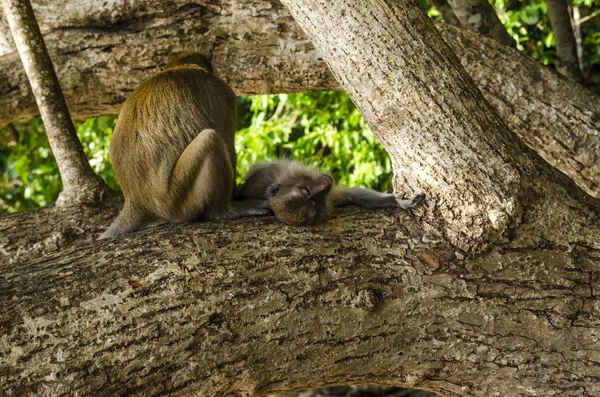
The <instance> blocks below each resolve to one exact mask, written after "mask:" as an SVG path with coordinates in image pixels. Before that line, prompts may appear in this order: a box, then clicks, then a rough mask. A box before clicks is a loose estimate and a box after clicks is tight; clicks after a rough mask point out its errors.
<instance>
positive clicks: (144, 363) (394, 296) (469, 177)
mask: <svg viewBox="0 0 600 397" xmlns="http://www.w3.org/2000/svg"><path fill="white" fill-rule="evenodd" d="M286 1H288V2H289V5H290V7H291V9H292V10H293V13H294V14H295V15H296V17H297V18H298V20H299V21H300V22H301V23H302V24H303V26H304V28H305V29H306V30H307V31H308V32H309V34H310V35H311V37H313V39H314V40H315V42H316V43H317V45H318V46H319V48H321V50H322V53H323V55H324V57H325V59H326V60H327V62H328V63H329V64H330V65H331V68H332V70H333V72H334V73H335V74H336V75H337V76H338V78H339V79H340V81H341V83H342V85H343V86H344V87H345V88H346V89H347V90H348V91H349V93H350V95H351V97H352V98H353V100H354V101H355V102H356V103H357V104H358V106H359V107H360V109H361V110H362V111H363V113H364V115H365V117H366V119H367V120H368V121H369V123H370V125H371V127H372V128H373V130H374V132H375V133H376V134H377V135H378V137H379V138H380V139H381V140H382V141H383V143H384V144H385V145H386V147H387V149H388V151H389V153H390V155H391V156H392V159H393V162H394V165H395V171H396V174H397V178H396V185H397V186H399V185H402V186H403V189H402V190H405V189H407V188H412V190H421V189H424V190H425V191H426V192H427V194H428V198H427V202H426V205H425V206H423V207H421V208H419V209H417V210H416V211H415V213H414V214H413V213H407V212H404V211H397V212H392V211H378V212H377V211H357V210H353V209H345V210H341V211H338V212H337V214H336V217H335V218H334V219H332V220H331V221H329V222H327V223H325V224H323V225H320V226H315V227H310V228H305V227H296V228H294V227H287V226H284V225H282V224H279V223H276V222H275V221H274V219H273V218H265V219H243V220H236V221H228V222H212V223H201V224H188V225H163V226H160V227H155V228H150V229H147V230H145V231H142V232H140V233H136V234H132V235H131V236H129V237H127V238H123V239H113V240H102V241H96V242H91V241H89V238H90V237H89V236H88V237H86V238H84V239H83V241H81V242H79V243H78V242H70V243H69V244H70V245H65V246H63V247H62V248H57V250H56V251H54V252H48V253H47V254H46V255H45V256H44V257H41V258H40V257H37V256H35V255H33V254H28V253H27V249H22V250H21V251H20V255H19V256H18V259H16V260H14V262H13V263H12V264H7V263H3V262H0V301H1V302H3V304H2V305H0V394H2V395H8V396H16V395H19V396H20V395H36V396H57V395H98V396H103V395H107V396H108V395H139V396H152V395H165V394H170V395H173V396H184V395H185V396H187V395H199V396H203V397H241V396H246V397H254V396H256V397H258V396H262V395H265V394H278V393H286V392H290V391H293V390H300V389H305V388H309V387H317V386H324V385H334V384H359V383H378V384H389V385H404V386H410V387H416V388H420V389H426V390H431V391H435V392H437V393H439V394H440V395H442V396H467V395H468V396H482V397H483V396H494V395H501V396H509V397H510V396H523V395H538V396H549V395H561V396H598V395H600V382H599V380H600V371H599V369H598V368H599V366H598V362H599V360H600V358H599V357H600V345H599V344H598V338H599V337H600V314H599V313H600V311H599V310H598V308H599V307H600V300H599V299H598V294H599V291H598V290H597V289H598V282H599V281H600V203H599V201H598V200H595V199H593V198H591V197H590V196H587V195H585V194H584V193H583V192H582V191H581V190H579V189H578V188H577V187H576V186H574V185H573V184H572V183H571V181H570V180H569V179H568V178H566V177H565V176H564V175H562V174H560V173H558V172H557V171H555V170H554V169H552V168H551V167H549V166H548V164H546V163H545V162H543V161H542V160H541V159H540V158H539V157H538V156H536V155H535V154H534V153H533V152H531V151H529V150H528V149H527V148H526V147H525V146H524V145H523V144H521V143H520V141H519V140H518V139H517V138H516V136H515V135H514V134H512V133H511V132H510V131H508V129H507V128H506V126H505V125H504V124H503V123H502V122H501V121H500V120H499V118H498V116H497V115H496V114H495V112H494V111H493V110H492V108H491V107H490V106H489V105H488V104H487V102H486V101H485V100H484V99H483V98H482V96H481V94H480V93H479V92H478V91H477V90H476V89H475V87H474V85H473V84H472V82H471V80H470V79H469V78H468V76H467V75H466V73H465V71H464V70H462V68H461V67H460V64H459V62H458V59H457V58H456V57H455V56H454V55H453V53H452V51H451V50H450V49H449V48H448V47H447V46H446V44H444V42H443V41H442V40H441V38H440V36H439V34H438V32H437V31H436V30H435V28H434V27H433V25H431V22H430V21H429V19H427V17H426V15H425V14H424V12H423V10H421V9H420V8H419V7H418V6H417V4H416V3H415V2H413V1H411V0H400V1H398V0H389V1H382V0H379V1H373V2H369V4H368V5H369V7H364V6H363V5H364V3H363V2H360V1H353V2H351V1H348V2H344V1H341V0H320V1H318V0H305V1H291V0H286ZM360 26H369V27H370V28H371V30H370V31H369V34H364V35H363V34H360V32H363V31H364V30H361V29H360V28H358V27H360ZM399 182H402V183H399ZM52 210H53V209H52V208H51V209H44V210H40V211H38V212H37V213H38V214H41V213H43V212H44V211H52ZM57 211H59V212H57V213H56V214H54V216H60V209H57ZM81 211H82V214H81V215H77V216H74V217H73V221H72V222H71V223H64V224H70V225H71V227H73V228H74V229H76V227H77V225H78V224H77V218H79V217H80V216H85V212H86V209H85V208H82V209H81ZM89 211H91V212H90V214H91V213H95V212H94V211H96V209H93V208H92V209H89ZM31 214H33V215H31ZM35 214H36V212H34V213H29V214H24V215H19V214H17V215H11V216H9V217H5V218H0V219H2V221H4V220H8V221H9V222H15V221H16V220H17V219H19V217H21V216H23V217H24V218H28V219H31V220H33V217H35ZM88 217H89V214H88ZM52 220H53V218H52V217H44V218H42V219H40V222H41V221H46V222H49V221H52ZM79 222H80V223H79V225H81V226H80V227H81V228H82V229H85V230H87V228H90V227H97V226H90V225H89V224H88V223H86V218H85V217H84V218H83V219H79ZM107 223H108V221H107V222H106V224H107ZM57 224H58V225H61V223H60V222H57ZM0 227H2V226H0ZM2 231H3V232H5V233H3V234H2V235H0V236H2V238H3V240H0V244H2V245H0V247H2V250H3V252H4V253H5V254H6V255H11V252H12V250H13V249H16V250H18V247H22V245H21V243H20V242H18V241H16V240H19V237H18V236H20V235H22V233H23V231H22V230H19V229H17V228H15V227H7V228H6V229H5V230H2ZM54 233H57V234H56V235H57V236H58V238H61V236H65V233H63V232H62V231H60V230H59V231H55V232H54ZM76 233H79V231H77V230H76ZM94 234H97V231H95V233H94ZM86 239H87V240H86ZM2 241H3V242H2ZM57 245H58V243H57Z"/></svg>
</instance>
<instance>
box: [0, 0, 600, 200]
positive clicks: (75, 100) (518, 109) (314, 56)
mask: <svg viewBox="0 0 600 397" xmlns="http://www.w3.org/2000/svg"><path fill="white" fill-rule="evenodd" d="M73 1H74V0H73ZM159 3H160V4H159ZM77 4H79V3H78V2H77ZM86 4H96V3H86ZM140 4H141V3H135V4H134V6H132V7H129V8H123V9H121V8H120V7H119V6H117V5H115V3H108V4H107V5H105V6H100V5H99V4H96V8H93V9H82V8H81V7H82V6H78V5H76V4H75V3H72V2H67V3H66V4H65V3H64V2H62V1H61V2H56V1H50V2H48V3H44V5H43V6H38V8H37V9H38V10H39V14H40V16H41V17H43V18H44V19H42V20H41V26H42V29H43V30H45V31H47V35H46V37H47V40H48V42H49V46H50V49H51V53H53V54H54V60H55V62H56V64H57V65H58V67H57V70H58V72H59V78H60V80H61V81H62V85H63V90H64V91H65V95H66V97H67V101H68V103H69V104H70V108H71V111H72V112H73V113H74V114H75V117H76V118H77V119H82V118H84V117H89V116H95V115H98V114H107V113H116V112H117V111H118V108H119V106H120V104H121V103H122V102H123V101H124V100H125V98H126V97H127V95H128V94H129V93H130V92H131V91H132V90H133V88H134V87H135V86H136V85H137V84H139V82H140V81H142V80H144V79H145V78H147V77H148V76H149V75H151V74H152V73H155V72H156V71H157V70H158V68H157V67H156V65H164V63H166V62H167V61H168V60H170V59H171V58H172V57H173V56H174V54H175V53H177V52H182V51H187V50H190V49H202V45H208V44H209V43H210V42H212V41H216V43H217V48H216V59H215V63H216V68H217V70H219V71H220V73H221V76H223V77H224V78H225V79H226V80H227V81H228V82H229V83H230V84H231V85H232V86H233V87H234V89H235V90H236V91H237V92H238V94H242V95H246V94H252V93H275V92H298V91H313V90H332V89H339V85H338V84H337V82H335V80H334V78H333V76H332V75H331V73H330V72H329V69H328V67H327V66H326V65H325V63H324V62H323V61H322V60H321V59H320V55H319V54H318V52H317V51H316V50H315V49H314V47H313V45H312V44H311V43H310V42H309V40H308V39H307V38H306V36H305V35H304V33H303V32H302V31H301V30H300V28H299V27H298V26H297V24H296V23H295V22H294V21H293V19H292V18H291V16H290V15H289V12H288V11H287V10H286V9H285V8H282V7H281V5H280V4H279V2H275V1H268V0H253V1H250V0H245V1H243V2H236V4H235V5H234V4H233V3H229V2H227V1H222V2H220V3H219V4H220V7H215V6H214V5H213V6H211V5H206V6H204V7H203V6H199V5H197V4H195V5H191V4H189V3H188V2H186V1H183V0H181V1H178V2H174V3H168V5H167V6H165V5H164V4H163V3H162V2H157V1H148V2H144V5H145V6H144V7H141V6H140V7H138V6H139V5H140ZM165 7H166V8H165ZM89 15H94V19H93V20H92V21H90V19H89ZM439 28H440V29H441V32H442V34H443V36H444V39H445V40H446V41H447V42H448V43H449V44H450V46H451V48H452V50H453V51H454V52H455V53H456V54H457V55H458V56H459V58H460V59H461V63H462V64H463V66H464V67H465V68H466V69H467V71H468V72H469V73H470V75H471V77H472V78H473V79H474V80H475V82H476V83H477V84H478V86H479V88H480V89H481V90H482V92H483V93H484V95H485V96H486V98H487V99H488V100H489V101H490V102H491V103H492V104H493V105H494V106H495V107H496V109H497V111H498V112H499V113H500V115H501V116H502V117H503V118H504V120H506V121H507V122H508V123H509V125H510V127H511V128H512V129H513V130H514V131H516V132H517V133H518V134H519V135H520V136H521V138H522V139H523V140H524V141H525V142H526V143H527V144H528V145H529V146H531V147H532V148H534V149H535V150H536V151H537V152H538V153H540V154H541V155H542V156H543V157H544V158H545V159H546V160H547V161H548V162H550V163H551V164H552V165H554V166H555V167H558V168H559V169H561V170H562V171H563V172H565V173H566V174H568V175H569V176H570V177H571V178H573V179H574V180H575V181H576V182H577V183H578V184H579V185H580V186H581V187H583V188H584V189H586V190H587V191H588V192H589V193H591V194H593V195H596V196H600V128H599V127H598V126H599V125H600V110H599V109H600V99H599V98H598V96H596V95H594V94H593V93H591V92H590V91H587V90H585V89H582V88H581V87H580V86H579V85H577V84H574V83H571V82H569V81H566V80H564V79H561V78H560V77H558V76H557V75H556V73H554V72H553V71H552V70H550V69H549V68H546V67H544V66H543V65H541V64H540V63H539V62H537V61H535V60H533V59H530V58H528V57H526V56H524V55H523V54H519V53H518V52H517V51H516V50H513V49H510V48H504V46H501V45H498V44H497V43H496V42H494V41H493V40H490V39H487V38H485V37H481V36H479V35H474V34H472V33H470V32H466V31H464V30H459V29H452V28H451V27H448V26H446V25H439ZM207 29H208V30H207ZM149 42H151V43H152V46H148V43H149ZM167 49H169V50H167ZM0 65H1V67H0V124H3V123H7V122H9V121H11V120H14V119H23V118H31V117H33V116H34V115H35V114H36V113H35V112H36V107H35V101H34V100H33V97H32V96H31V94H30V92H29V88H28V85H27V79H26V76H25V73H24V71H23V69H22V67H21V66H20V61H19V60H18V57H17V56H16V55H6V56H4V57H0Z"/></svg>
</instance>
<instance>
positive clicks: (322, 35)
mask: <svg viewBox="0 0 600 397" xmlns="http://www.w3.org/2000/svg"><path fill="white" fill-rule="evenodd" d="M283 3H284V4H286V5H287V6H288V8H289V9H290V12H291V14H292V15H293V16H294V18H295V19H296V21H297V22H298V23H299V24H300V25H301V26H302V28H303V29H304V31H305V32H306V33H307V35H308V36H309V37H311V39H312V41H313V42H314V43H315V46H317V47H318V48H319V50H320V51H321V53H322V54H323V58H324V59H325V61H326V62H327V63H328V65H329V66H330V68H331V70H332V72H333V73H334V75H335V76H336V78H337V79H338V81H340V84H341V85H342V87H343V88H344V89H345V90H346V91H347V92H348V94H349V95H350V97H351V98H352V100H353V102H354V103H355V104H356V106H357V107H358V108H359V109H360V111H361V113H362V114H363V116H364V117H365V120H366V121H367V122H368V123H369V125H370V126H371V129H372V130H373V132H374V133H375V135H376V136H377V137H378V139H379V141H380V142H381V143H382V144H383V145H384V146H385V148H386V150H387V151H388V153H389V154H390V157H391V159H392V162H393V164H394V173H395V187H396V189H397V190H398V191H405V189H406V187H407V186H408V187H409V189H411V190H412V191H413V192H417V191H425V192H427V194H428V198H429V200H428V201H429V202H430V205H429V206H428V208H429V209H430V210H431V212H429V213H428V214H427V215H428V216H427V218H426V222H428V223H430V224H431V225H439V224H440V222H441V223H442V224H443V227H442V229H441V230H440V232H441V233H442V234H443V235H444V236H445V238H447V239H449V241H451V242H452V244H453V245H455V246H456V247H458V248H460V249H462V250H465V251H468V252H475V251H478V250H481V249H486V246H487V245H488V244H491V243H493V242H496V241H502V239H504V238H506V236H508V235H510V234H511V233H512V231H513V230H515V229H516V228H518V227H520V225H521V224H522V223H524V222H526V220H525V219H524V218H523V213H524V211H525V209H524V208H525V205H526V203H525V202H524V201H525V200H524V196H525V195H533V196H540V197H543V200H544V201H545V205H546V206H548V209H549V208H553V209H556V208H561V212H562V211H563V210H564V211H566V212H569V213H570V212H571V211H570V210H569V209H568V208H569V207H570V206H572V205H576V206H579V204H578V203H579V202H580V201H581V200H582V199H583V200H586V198H585V197H583V196H584V195H583V193H582V192H578V191H577V190H576V189H572V188H571V187H570V186H569V184H568V183H565V182H566V181H564V180H563V178H562V176H561V174H560V173H559V172H557V171H556V170H555V169H553V168H552V167H550V166H548V164H547V163H545V162H544V161H542V160H541V159H540V158H539V157H538V156H536V155H535V154H534V153H533V152H532V151H530V150H528V149H527V148H526V147H525V145H523V144H522V143H521V141H520V140H519V139H517V137H516V136H515V135H514V134H513V132H512V131H510V130H509V129H508V128H507V126H506V125H505V124H504V123H503V122H502V120H501V119H500V118H499V117H498V115H497V114H496V112H495V111H494V110H493V109H492V107H491V106H490V105H489V104H488V102H487V101H486V100H485V99H484V98H483V96H482V95H481V93H480V92H479V90H477V88H476V87H475V85H474V84H473V82H472V80H471V79H470V78H469V76H468V75H467V73H466V72H465V70H464V69H463V68H462V66H461V65H460V63H459V61H458V58H457V57H456V55H454V53H453V52H452V50H451V49H450V48H449V47H448V45H447V44H446V43H445V42H444V41H443V40H442V38H441V36H440V34H439V32H438V31H437V30H436V29H435V27H434V25H433V23H432V22H431V20H430V19H429V18H428V17H427V14H426V13H425V11H424V10H423V9H422V8H420V7H418V5H417V4H416V3H413V2H412V1H411V0H404V1H397V0H388V1H379V2H369V6H368V7H364V6H359V5H358V3H355V2H352V1H344V0H337V1H330V0H329V1H328V0H320V1H309V0H283ZM361 26H369V27H370V29H371V30H370V31H371V32H374V34H366V33H365V31H364V30H361V28H360V27H361ZM434 159H435V160H434ZM500 175H502V177H501V178H500V177H499V176H500ZM500 179H501V180H502V183H498V181H499V180H500ZM431 201H435V204H434V205H433V203H431ZM536 216H540V217H541V218H540V220H539V221H541V222H553V221H552V220H551V219H553V218H554V216H555V215H554V214H551V213H546V212H545V211H543V210H542V211H541V212H539V213H538V214H536ZM574 216H575V215H574ZM580 222H583V223H585V222H586V221H585V220H584V219H583V218H579V219H576V218H574V219H573V223H574V224H580ZM467 225H468V226H467ZM481 237H483V239H481Z"/></svg>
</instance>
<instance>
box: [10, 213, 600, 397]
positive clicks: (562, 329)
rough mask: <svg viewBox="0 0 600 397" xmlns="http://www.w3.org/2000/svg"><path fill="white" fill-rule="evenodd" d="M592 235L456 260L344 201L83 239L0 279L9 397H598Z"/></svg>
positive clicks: (408, 222) (415, 232) (406, 228)
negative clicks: (383, 388) (349, 394)
mask: <svg viewBox="0 0 600 397" xmlns="http://www.w3.org/2000/svg"><path fill="white" fill-rule="evenodd" d="M15 216H17V215H15ZM538 232H540V231H539V230H538ZM595 233H596V235H595V237H593V236H590V239H589V240H588V242H587V243H584V242H583V241H580V243H579V244H578V245H572V246H570V247H568V246H564V245H562V244H557V242H556V240H555V239H554V236H555V235H554V232H553V231H551V233H548V234H546V239H545V240H540V239H535V240H534V239H521V240H520V241H519V242H516V241H515V242H514V243H511V244H507V245H504V246H502V247H495V248H494V249H492V250H491V251H490V252H488V253H486V254H482V255H481V256H478V257H471V258H463V259H460V258H458V257H457V256H456V255H455V251H454V250H453V248H452V247H451V246H449V245H448V244H447V243H445V242H443V241H439V240H438V242H437V243H432V242H431V240H432V239H434V238H436V236H435V233H432V232H431V231H428V230H427V227H426V226H425V227H424V225H423V224H422V222H421V220H420V219H419V217H414V216H412V215H411V214H409V213H406V212H402V211H401V212H397V213H392V212H389V211H383V212H376V211H357V210H350V209H346V210H343V211H340V212H339V213H337V215H336V217H335V219H333V220H331V221H329V222H327V223H326V224H324V225H321V226H316V227H310V228H308V227H300V228H298V227H287V226H285V225H282V224H279V223H276V222H275V221H274V219H273V218H265V219H245V220H238V221H227V222H212V223H202V224H190V225H164V226H161V227H160V228H154V229H148V230H146V231H143V232H141V233H137V234H134V235H132V236H130V237H129V238H126V239H120V240H103V241H101V242H95V243H83V244H80V245H78V246H77V245H76V246H71V248H69V249H68V250H65V251H63V252H62V253H60V254H56V255H51V256H46V257H44V258H36V259H31V260H28V261H24V262H21V263H16V264H14V265H13V266H10V267H7V266H3V267H2V271H0V299H1V300H2V302H3V305H1V306H0V319H1V321H0V332H1V333H0V334H1V335H3V336H2V337H0V394H3V395H9V396H10V395H36V396H56V395H61V394H80V395H97V396H104V395H113V394H118V395H123V394H127V395H139V396H152V395H160V394H164V393H172V394H171V395H174V396H184V395H201V396H204V397H224V396H231V397H233V396H247V397H252V396H260V395H264V394H269V393H272V394H275V393H279V392H286V391H292V390H300V389H305V388H310V387H317V386H324V385H332V384H357V383H377V384H389V385H403V386H409V387H415V388H420V389H426V390H431V391H435V392H437V393H439V394H440V395H442V396H458V395H470V396H489V395H492V394H494V393H496V392H498V391H502V394H503V395H506V396H516V395H521V392H522V390H529V391H530V392H531V393H537V395H551V394H552V393H555V394H556V393H558V394H560V393H561V392H562V393H565V394H568V393H574V394H578V395H595V394H597V393H599V392H600V382H598V377H599V376H600V375H599V374H598V371H597V365H596V361H597V356H598V355H599V354H600V348H599V347H598V344H597V343H596V339H597V336H598V335H597V334H598V328H597V327H598V324H600V317H599V316H598V310H596V309H595V308H596V307H597V306H598V305H599V304H600V301H598V298H597V296H598V291H596V288H597V285H598V281H599V280H600V265H599V263H598V262H599V261H598V259H597V258H598V255H599V254H600V253H599V251H598V249H599V247H597V242H598V241H599V240H598V228H597V227H596V228H595ZM593 238H596V240H595V241H596V242H595V243H593V242H592V241H593V240H592V239H593ZM594 244H595V245H596V248H593V247H592V245H594Z"/></svg>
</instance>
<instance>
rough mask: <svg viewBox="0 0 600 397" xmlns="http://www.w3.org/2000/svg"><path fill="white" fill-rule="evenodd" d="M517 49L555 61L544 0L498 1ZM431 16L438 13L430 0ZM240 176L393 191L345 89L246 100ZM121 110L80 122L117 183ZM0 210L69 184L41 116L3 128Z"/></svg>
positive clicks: (595, 81)
mask: <svg viewBox="0 0 600 397" xmlns="http://www.w3.org/2000/svg"><path fill="white" fill-rule="evenodd" d="M491 3H492V4H493V5H494V6H495V7H496V9H497V11H498V15H499V17H500V20H501V21H502V23H504V25H505V26H506V28H507V30H508V32H509V33H510V34H511V35H512V36H513V37H514V38H515V39H516V40H517V43H518V49H519V50H521V51H525V52H527V53H528V54H530V55H531V56H533V57H534V58H536V59H539V60H540V61H541V62H543V63H544V64H546V65H549V66H552V65H553V63H554V58H555V54H556V50H555V47H554V35H553V33H552V29H551V27H550V25H549V19H548V9H547V5H546V2H545V0H525V1H522V0H491ZM423 4H424V6H425V7H426V8H427V9H428V12H429V15H430V16H431V17H432V18H434V19H437V18H439V14H438V13H437V11H436V10H435V9H434V8H432V7H430V6H429V4H428V3H426V0H423ZM572 5H573V6H574V7H577V9H578V10H579V12H580V15H581V19H580V22H581V23H580V25H579V27H580V29H581V37H582V48H583V60H584V63H583V69H584V75H585V76H586V78H587V80H588V81H589V82H590V85H591V87H592V89H595V90H596V91H597V90H598V87H599V86H600V0H573V4H572ZM238 104H239V112H238V113H239V115H238V116H239V117H238V134H237V136H236V146H237V150H238V173H239V176H238V180H240V179H241V178H242V177H243V175H244V174H245V172H246V171H247V169H248V168H249V167H250V166H251V165H252V164H254V163H255V162H258V161H264V160H268V159H272V158H276V157H293V158H295V159H298V160H301V161H304V162H306V163H308V164H310V165H313V166H315V167H318V168H319V169H322V170H324V171H328V172H331V173H332V174H333V175H334V177H335V179H336V180H337V181H338V182H339V183H340V184H342V185H349V186H356V185H361V186H365V187H370V188H374V189H378V190H387V189H388V187H389V184H390V176H391V164H390V160H389V158H388V156H387V154H386V153H385V151H384V150H383V148H382V147H381V145H379V143H378V142H377V141H376V139H375V138H374V137H373V135H372V134H371V132H370V130H369V127H368V126H367V125H366V123H365V121H364V120H363V118H362V116H361V115H360V113H359V112H358V111H357V110H356V108H355V106H354V105H353V104H352V102H351V101H350V100H349V98H348V96H347V95H346V94H345V93H341V92H322V93H302V94H294V95H271V96H257V97H249V98H240V99H239V103H238ZM115 123H116V117H115V116H102V117H97V118H93V119H88V120H86V121H85V122H84V123H83V124H80V125H78V126H77V133H78V135H79V138H80V139H81V141H82V143H83V145H84V148H85V150H86V154H87V155H88V158H89V159H90V164H91V165H92V167H93V168H94V169H95V171H96V172H97V173H98V174H99V175H101V176H102V177H103V178H104V180H105V181H106V182H107V183H108V184H109V186H111V187H112V188H114V189H118V183H117V181H116V179H115V176H114V173H113V171H112V167H111V165H110V162H109V154H108V153H109V152H108V145H109V142H110V137H111V136H112V132H113V128H114V126H115ZM0 176H1V179H0V213H3V212H16V211H22V210H27V209H32V208H36V207H39V206H44V205H48V204H51V203H52V202H54V200H56V197H57V196H58V193H59V192H60V190H61V189H62V185H61V182H60V177H59V174H58V169H57V166H56V163H55V162H54V158H53V156H52V152H51V151H50V148H49V146H48V141H47V139H46V135H45V132H44V127H43V125H42V123H41V121H40V120H39V119H35V120H32V121H31V122H29V123H16V124H14V125H12V126H8V127H5V128H1V129H0Z"/></svg>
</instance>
